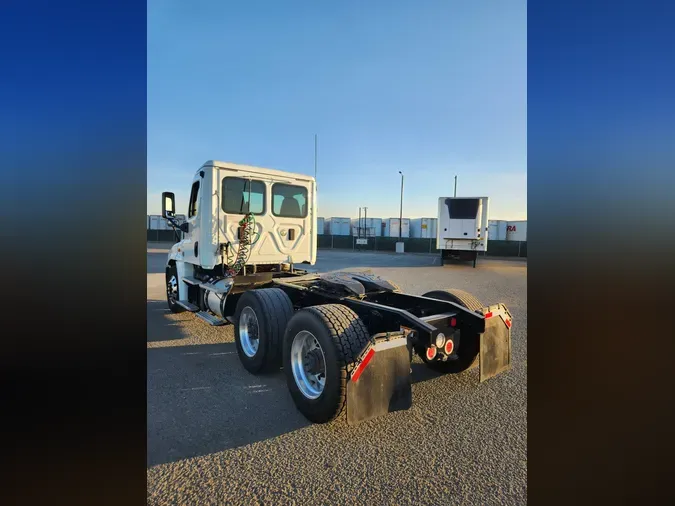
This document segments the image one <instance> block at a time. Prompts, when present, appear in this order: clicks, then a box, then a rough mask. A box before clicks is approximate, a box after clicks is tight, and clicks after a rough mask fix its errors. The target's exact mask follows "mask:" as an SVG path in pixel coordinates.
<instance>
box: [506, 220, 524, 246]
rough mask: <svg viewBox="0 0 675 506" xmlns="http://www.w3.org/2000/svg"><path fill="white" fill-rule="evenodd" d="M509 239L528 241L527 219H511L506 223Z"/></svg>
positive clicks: (507, 238) (507, 237)
mask: <svg viewBox="0 0 675 506" xmlns="http://www.w3.org/2000/svg"><path fill="white" fill-rule="evenodd" d="M506 240H507V241H521V242H525V241H527V220H520V221H509V222H508V223H507V224H506Z"/></svg>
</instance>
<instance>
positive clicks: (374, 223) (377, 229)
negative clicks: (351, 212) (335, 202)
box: [352, 218, 382, 237]
mask: <svg viewBox="0 0 675 506" xmlns="http://www.w3.org/2000/svg"><path fill="white" fill-rule="evenodd" d="M352 235H353V236H356V237H380V236H381V235H382V218H361V219H360V220H359V218H352Z"/></svg>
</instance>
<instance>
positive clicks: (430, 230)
mask: <svg viewBox="0 0 675 506" xmlns="http://www.w3.org/2000/svg"><path fill="white" fill-rule="evenodd" d="M437 225H438V219H437V218H413V219H412V220H410V237H414V238H418V239H435V238H436V235H437V231H436V229H437V228H438V226H437Z"/></svg>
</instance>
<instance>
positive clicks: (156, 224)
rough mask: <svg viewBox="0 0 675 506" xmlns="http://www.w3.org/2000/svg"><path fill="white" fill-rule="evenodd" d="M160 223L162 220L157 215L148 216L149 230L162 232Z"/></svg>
mask: <svg viewBox="0 0 675 506" xmlns="http://www.w3.org/2000/svg"><path fill="white" fill-rule="evenodd" d="M162 221H164V218H162V217H161V216H159V215H157V214H152V215H150V230H164V229H163V228H162Z"/></svg>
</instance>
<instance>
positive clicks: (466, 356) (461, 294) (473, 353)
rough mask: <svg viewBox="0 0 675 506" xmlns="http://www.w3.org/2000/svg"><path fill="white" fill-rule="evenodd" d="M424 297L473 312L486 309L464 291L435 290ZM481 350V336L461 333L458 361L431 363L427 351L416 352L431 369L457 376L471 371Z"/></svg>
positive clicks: (457, 350) (417, 350)
mask: <svg viewBox="0 0 675 506" xmlns="http://www.w3.org/2000/svg"><path fill="white" fill-rule="evenodd" d="M423 297H430V298H432V299H440V300H445V301H448V302H454V303H455V304H459V305H460V306H462V307H465V308H467V309H469V310H471V311H479V310H481V309H482V308H483V307H484V306H483V304H481V302H480V301H479V300H478V299H477V298H476V297H474V296H473V295H471V294H470V293H469V292H465V291H464V290H457V289H449V290H433V291H431V292H427V293H425V294H424V295H423ZM479 350H480V334H466V333H462V332H461V331H460V336H459V346H457V349H456V351H455V355H457V359H455V360H449V359H448V360H446V361H445V362H443V361H442V360H432V361H429V360H428V359H427V357H426V353H425V351H426V350H423V349H421V348H417V349H416V350H415V351H416V352H417V354H418V355H419V357H420V358H421V359H422V361H423V362H424V363H425V364H426V365H427V366H428V367H429V368H430V369H433V370H434V371H438V372H440V373H443V374H457V373H460V372H464V371H466V370H467V369H470V368H471V367H472V366H473V365H474V364H475V362H476V358H477V357H478V352H479Z"/></svg>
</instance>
